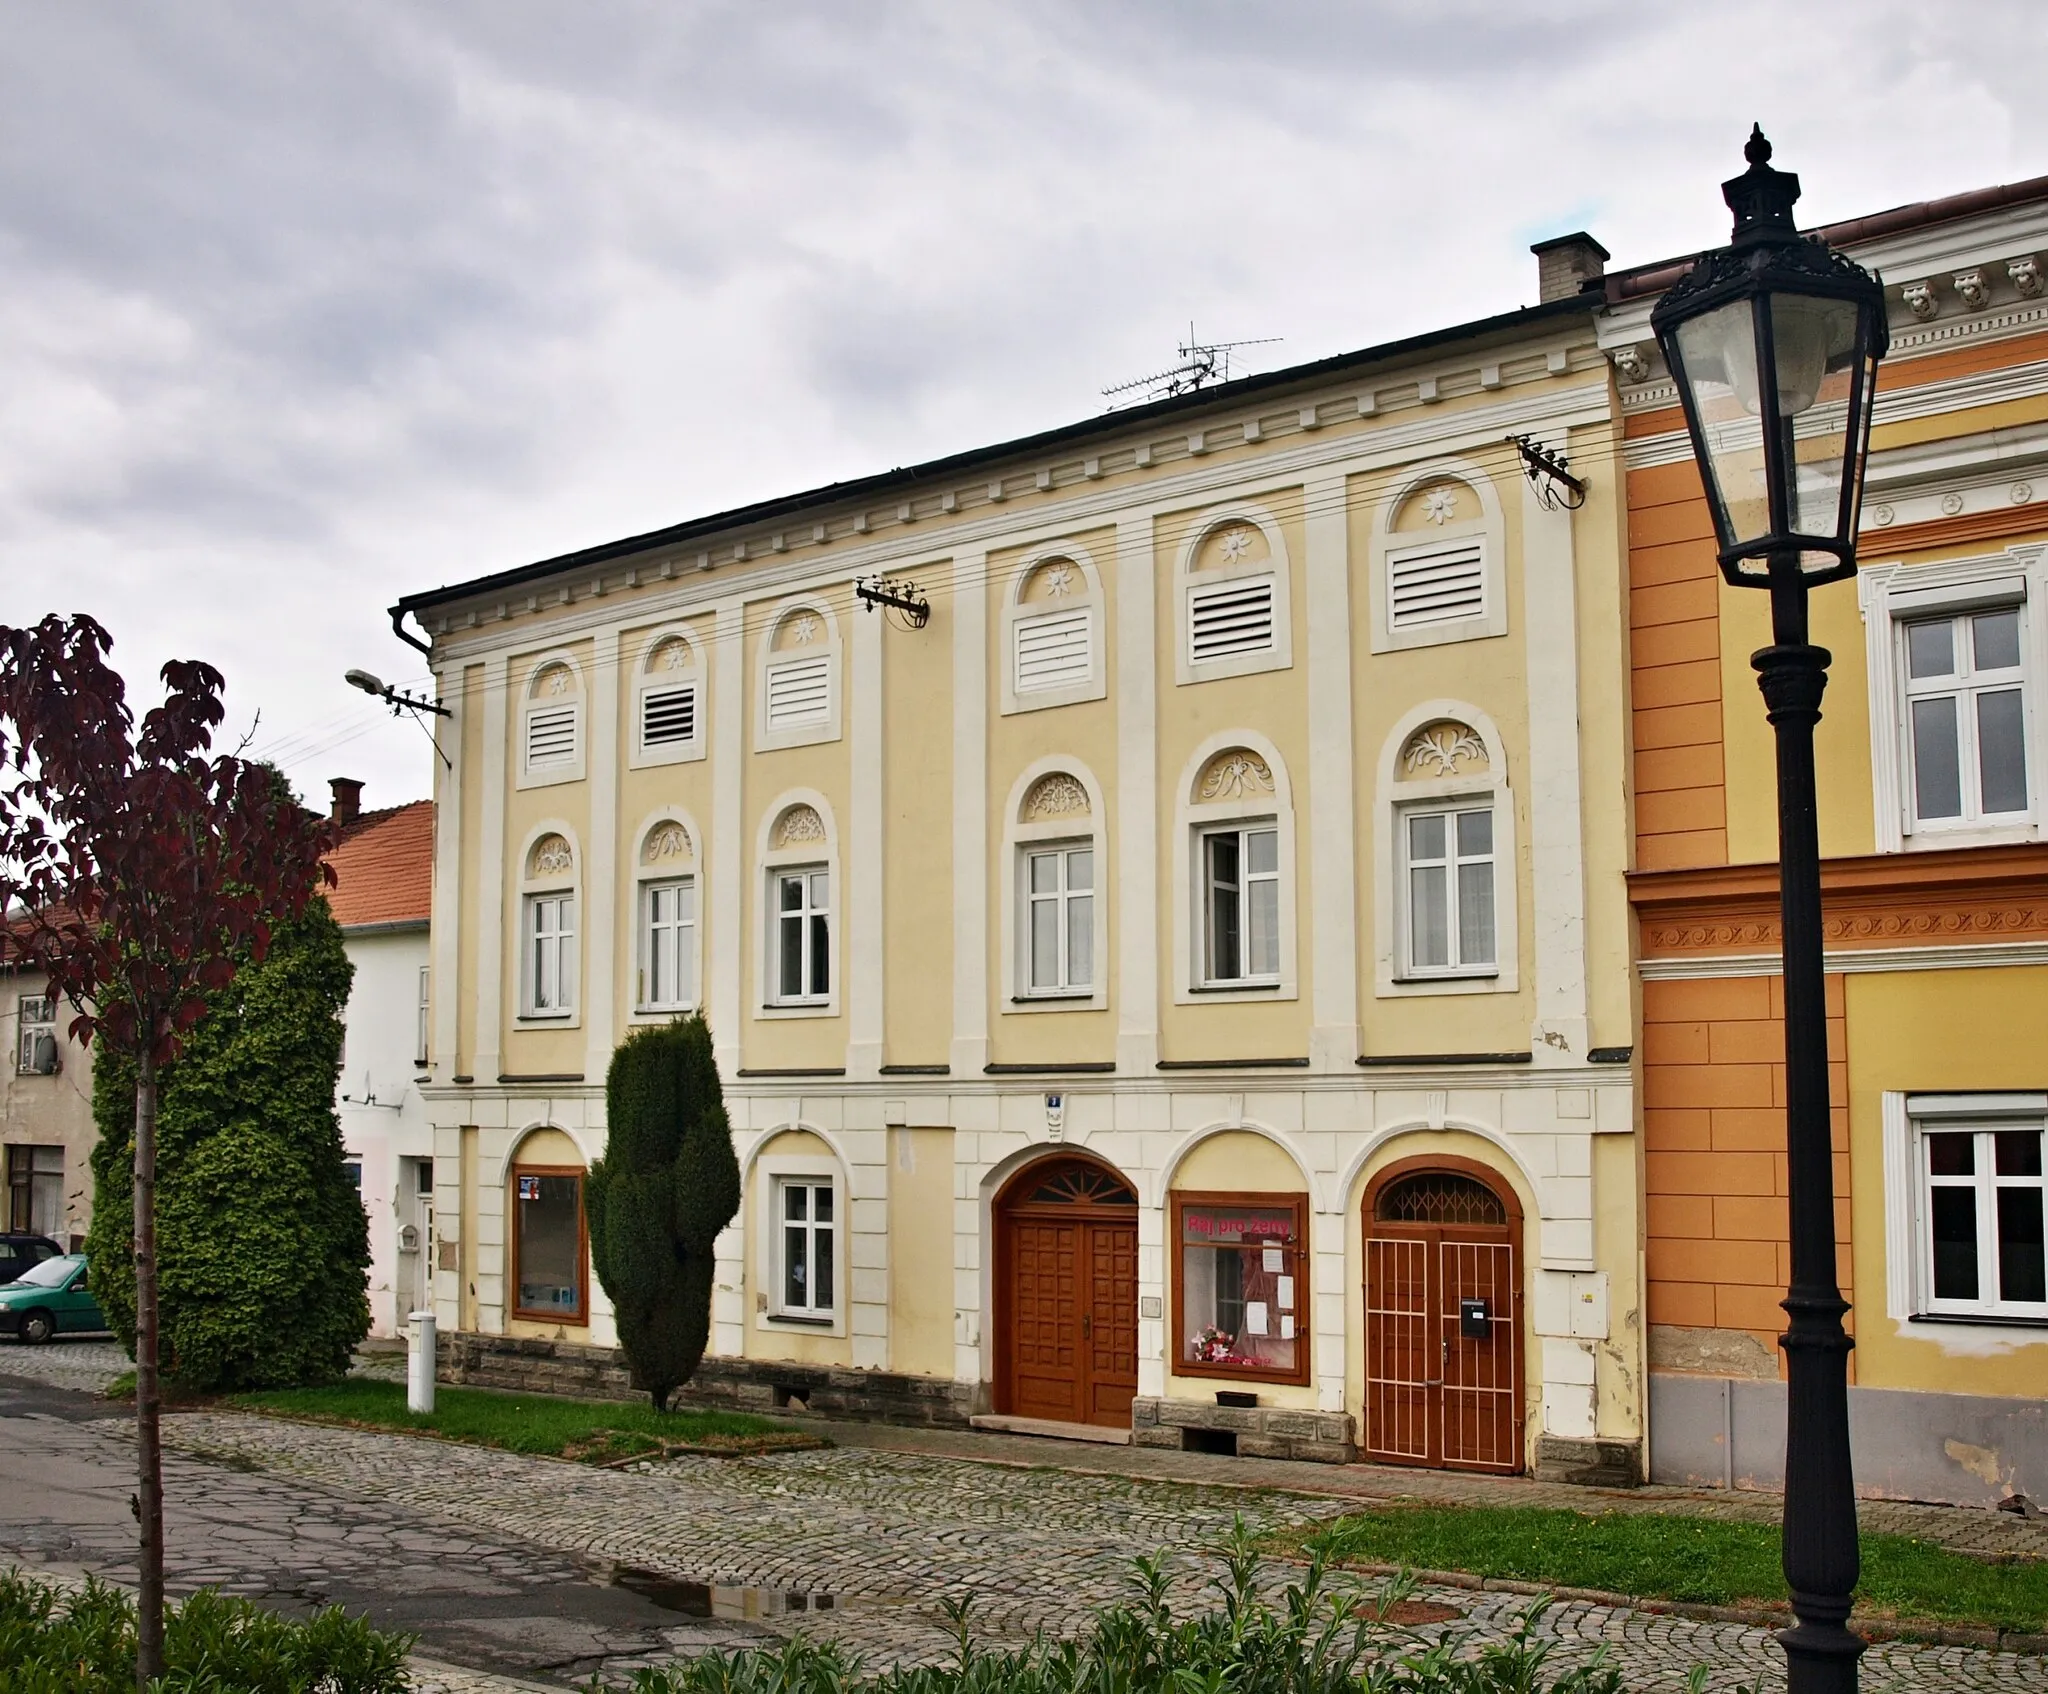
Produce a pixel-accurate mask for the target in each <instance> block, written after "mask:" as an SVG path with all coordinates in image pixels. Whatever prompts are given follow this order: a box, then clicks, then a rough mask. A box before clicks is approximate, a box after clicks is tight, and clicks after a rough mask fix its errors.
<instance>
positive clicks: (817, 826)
mask: <svg viewBox="0 0 2048 1694" xmlns="http://www.w3.org/2000/svg"><path fill="white" fill-rule="evenodd" d="M824 839H825V820H824V819H823V818H821V817H819V816H818V813H817V809H816V808H815V807H813V806H792V807H790V808H789V810H788V811H786V812H784V813H783V814H782V818H781V821H780V822H778V823H777V824H776V826H775V845H776V846H778V847H801V846H803V845H805V844H806V843H808V842H812V841H819V842H822V841H823V840H824Z"/></svg>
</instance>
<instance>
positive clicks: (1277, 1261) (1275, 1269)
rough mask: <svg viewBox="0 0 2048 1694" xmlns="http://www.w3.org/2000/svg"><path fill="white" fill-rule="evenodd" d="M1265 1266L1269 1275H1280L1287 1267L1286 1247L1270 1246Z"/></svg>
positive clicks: (1267, 1250)
mask: <svg viewBox="0 0 2048 1694" xmlns="http://www.w3.org/2000/svg"><path fill="white" fill-rule="evenodd" d="M1265 1266H1266V1273H1267V1274H1268V1275H1269V1276H1278V1275H1279V1274H1280V1273H1281V1272H1282V1271H1283V1270H1285V1269H1286V1268H1287V1250H1286V1249H1285V1248H1284V1247H1268V1248H1267V1249H1266V1259H1265Z"/></svg>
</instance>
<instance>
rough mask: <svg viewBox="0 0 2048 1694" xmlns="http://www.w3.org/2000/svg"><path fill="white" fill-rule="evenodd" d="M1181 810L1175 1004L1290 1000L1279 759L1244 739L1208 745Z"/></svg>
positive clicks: (1288, 797) (1218, 739) (1288, 824)
mask: <svg viewBox="0 0 2048 1694" xmlns="http://www.w3.org/2000/svg"><path fill="white" fill-rule="evenodd" d="M1178 810H1179V823H1180V827H1179V829H1178V830H1177V831H1176V832H1175V840H1174V861H1175V867H1174V868H1175V881H1176V883H1177V885H1178V886H1179V887H1181V888H1182V889H1184V890H1185V891H1186V897H1185V899H1184V901H1183V902H1182V911H1183V913H1184V916H1183V917H1181V918H1180V919H1179V920H1177V922H1176V924H1175V953H1176V955H1177V957H1178V960H1179V964H1180V969H1179V971H1178V973H1177V975H1178V978H1179V980H1178V981H1177V982H1176V984H1175V995H1176V998H1178V999H1181V1000H1184V1001H1185V1000H1196V999H1204V998H1211V997H1216V996H1222V997H1225V998H1240V999H1270V998H1279V999H1293V998H1294V997H1295V995H1296V993H1297V987H1296V980H1295V935H1294V911H1295V863H1294V801H1293V795H1292V792H1291V790H1290V787H1289V784H1288V780H1287V770H1286V766H1285V765H1284V764H1283V763H1282V762H1281V759H1280V755H1279V752H1278V750H1277V749H1276V748H1275V747H1274V746H1273V745H1272V744H1271V743H1270V742H1268V741H1267V740H1266V739H1265V738H1264V737H1262V736H1257V735H1253V734H1252V733H1251V732H1250V731H1242V730H1241V731H1226V732H1225V733H1223V734H1221V735H1216V736H1212V737H1210V739H1209V740H1208V741H1206V742H1205V743H1203V745H1202V746H1201V747H1200V748H1198V749H1197V750H1196V753H1195V756H1194V757H1193V758H1192V759H1191V760H1190V761H1189V766H1188V770H1187V773H1186V774H1185V775H1184V776H1183V778H1182V786H1181V792H1180V804H1179V808H1178Z"/></svg>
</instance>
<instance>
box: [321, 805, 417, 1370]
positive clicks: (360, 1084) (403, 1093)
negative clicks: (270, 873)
mask: <svg viewBox="0 0 2048 1694" xmlns="http://www.w3.org/2000/svg"><path fill="white" fill-rule="evenodd" d="M329 787H330V788H331V790H332V791H333V796H334V799H333V810H332V816H333V818H334V821H335V822H336V823H338V824H340V825H341V826H342V831H343V833H342V840H341V845H340V846H339V847H337V848H336V849H335V851H334V852H333V854H332V855H330V857H329V860H328V862H329V863H330V864H332V865H333V867H334V873H335V877H336V886H335V887H333V888H332V889H330V890H329V891H328V899H329V901H330V902H331V903H332V905H333V907H334V915H335V917H336V919H337V920H338V921H339V922H340V924H341V928H342V934H343V936H344V937H345V939H346V942H347V946H348V956H349V959H350V961H351V962H352V963H353V964H354V965H355V968H356V975H355V985H354V987H353V989H352V990H351V991H350V994H349V1002H348V1011H347V1013H346V1023H347V1036H346V1039H345V1041H344V1044H343V1048H342V1058H341V1082H340V1085H339V1087H338V1088H337V1090H336V1097H337V1098H336V1104H337V1106H338V1108H339V1110H340V1113H341V1134H342V1140H343V1143H344V1145H345V1146H346V1147H347V1149H348V1158H349V1163H350V1165H351V1166H352V1167H353V1169H354V1170H355V1172H356V1176H357V1180H358V1182H359V1184H360V1186H361V1188H362V1193H363V1210H364V1211H365V1212H367V1213H368V1214H369V1219H370V1333H371V1334H372V1335H382V1336H391V1335H397V1334H399V1333H400V1332H401V1331H402V1330H403V1328H404V1325H405V1321H406V1314H407V1313H408V1312H410V1311H413V1310H414V1309H416V1308H418V1307H420V1306H423V1305H425V1304H426V1303H427V1302H428V1300H429V1298H430V1293H431V1286H432V1285H431V1282H430V1280H429V1279H430V1276H431V1266H432V1259H433V1250H434V1248H433V1243H434V1136H433V1127H432V1125H431V1123H430V1122H429V1121H428V1118H427V1113H426V1108H425V1106H424V1104H423V1103H422V1101H421V1099H420V1094H419V1089H418V1088H417V1086H415V1083H416V1079H417V1077H418V1075H419V1072H420V1068H421V1067H422V1065H424V1063H425V1055H426V1051H427V1027H428V1026H427V962H428V957H427V914H428V907H429V904H430V902H431V898H432V892H433V858H434V803H433V802H432V801H431V800H419V801H415V802H414V803H413V804H411V805H409V806H395V807H392V808H390V809H389V810H386V811H381V812H364V811H363V810H361V795H362V787H363V785H362V784H361V783H360V782H355V781H351V780H350V779H348V778H346V777H337V778H335V779H333V780H332V781H331V782H330V783H329Z"/></svg>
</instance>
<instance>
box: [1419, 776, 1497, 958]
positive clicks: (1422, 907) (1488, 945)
mask: <svg viewBox="0 0 2048 1694" xmlns="http://www.w3.org/2000/svg"><path fill="white" fill-rule="evenodd" d="M1402 823H1403V841H1404V846H1405V851H1406V855H1407V864H1406V868H1405V875H1406V878H1407V884H1408V888H1407V894H1408V901H1407V906H1408V933H1407V943H1408V957H1407V972H1408V974H1409V975H1411V976H1432V975H1443V976H1470V975H1475V974H1479V973H1485V972H1491V971H1492V970H1493V968H1494V966H1495V963H1496V960H1497V958H1498V950H1497V945H1496V942H1495V938H1494V916H1493V914H1494V904H1493V874H1494V872H1493V807H1492V805H1491V804H1490V803H1489V804H1487V805H1484V806H1478V807H1474V808H1472V809H1470V810H1462V811H1437V812H1409V813H1407V814H1406V815H1405V816H1404V818H1403V820H1402Z"/></svg>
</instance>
